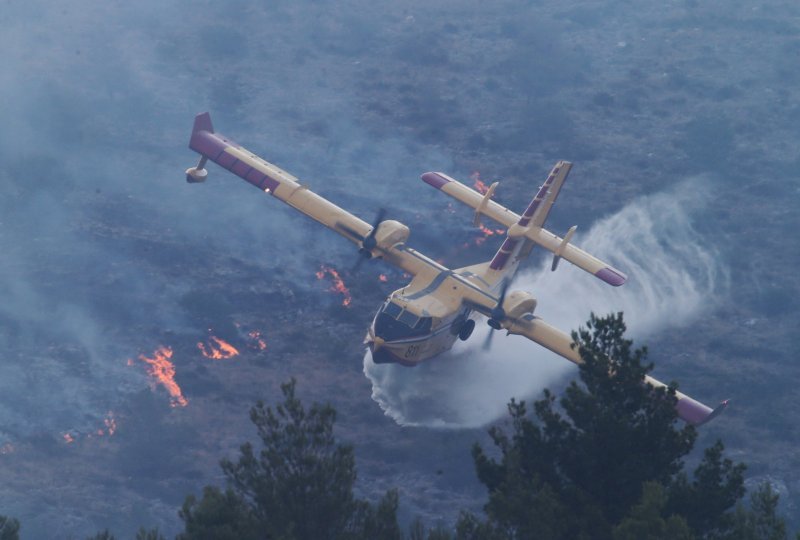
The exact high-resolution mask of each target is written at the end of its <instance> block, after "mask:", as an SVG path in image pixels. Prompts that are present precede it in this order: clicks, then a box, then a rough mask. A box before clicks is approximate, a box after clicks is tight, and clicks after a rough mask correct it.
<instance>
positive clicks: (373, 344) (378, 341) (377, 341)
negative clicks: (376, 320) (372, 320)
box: [369, 336, 386, 352]
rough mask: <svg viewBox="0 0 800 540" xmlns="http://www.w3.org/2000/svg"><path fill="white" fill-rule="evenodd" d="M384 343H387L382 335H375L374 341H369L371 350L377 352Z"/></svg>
mask: <svg viewBox="0 0 800 540" xmlns="http://www.w3.org/2000/svg"><path fill="white" fill-rule="evenodd" d="M384 343H386V341H385V340H384V339H383V338H382V337H380V336H374V337H373V338H372V341H370V342H369V350H371V351H372V352H377V351H379V350H380V348H381V347H383V344H384Z"/></svg>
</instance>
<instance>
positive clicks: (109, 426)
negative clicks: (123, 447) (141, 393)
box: [61, 411, 117, 444]
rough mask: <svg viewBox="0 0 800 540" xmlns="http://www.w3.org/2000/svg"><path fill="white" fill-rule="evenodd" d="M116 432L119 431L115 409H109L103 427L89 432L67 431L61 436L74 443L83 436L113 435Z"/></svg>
mask: <svg viewBox="0 0 800 540" xmlns="http://www.w3.org/2000/svg"><path fill="white" fill-rule="evenodd" d="M116 432H117V419H116V416H115V415H114V411H108V412H107V413H106V417H105V418H103V427H102V428H98V429H96V430H95V431H90V432H88V433H80V432H76V431H66V432H64V433H62V434H61V438H62V439H63V440H64V442H65V443H66V444H72V443H74V442H75V441H77V440H79V439H82V438H86V439H91V438H92V437H104V436H108V437H111V436H112V435H114V433H116Z"/></svg>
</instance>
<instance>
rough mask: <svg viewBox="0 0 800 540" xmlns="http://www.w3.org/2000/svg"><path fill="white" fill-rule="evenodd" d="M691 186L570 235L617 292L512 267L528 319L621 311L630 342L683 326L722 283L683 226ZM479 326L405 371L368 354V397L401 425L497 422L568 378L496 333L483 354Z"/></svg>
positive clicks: (553, 363) (715, 262) (566, 326)
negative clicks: (611, 278)
mask: <svg viewBox="0 0 800 540" xmlns="http://www.w3.org/2000/svg"><path fill="white" fill-rule="evenodd" d="M697 184H698V180H697V179H693V180H691V181H686V182H683V183H681V184H680V185H678V186H677V188H676V189H674V190H670V191H669V192H666V193H659V194H656V195H652V196H647V197H642V198H640V199H637V200H636V201H634V202H633V203H631V204H629V205H628V206H626V207H625V208H623V209H622V210H621V211H619V212H618V213H616V214H614V215H612V216H610V217H608V218H606V219H603V220H601V221H599V222H597V223H596V224H595V225H594V226H593V227H592V228H591V230H590V231H589V233H588V234H586V235H581V237H580V238H577V239H576V241H575V243H576V245H580V246H581V247H583V248H584V249H586V250H587V251H589V252H590V253H592V254H594V255H596V256H598V257H600V258H601V259H604V260H607V261H609V262H611V263H612V264H614V266H616V267H617V268H619V269H621V270H622V271H623V272H625V273H627V274H628V278H629V279H628V282H627V283H626V284H625V285H623V286H622V287H618V288H615V287H610V286H608V285H607V284H605V283H603V282H601V281H600V280H598V279H595V278H593V277H592V276H590V275H588V274H586V273H585V272H583V271H582V270H580V269H578V268H576V267H574V266H572V265H571V264H569V263H568V262H566V261H563V262H562V263H561V265H560V267H559V269H558V270H557V271H556V272H551V271H550V260H549V258H548V260H546V261H544V262H543V263H542V264H541V265H540V267H539V268H538V269H534V270H529V271H524V270H523V271H521V272H520V274H519V275H518V276H517V278H516V279H515V280H514V283H513V284H512V289H522V290H528V291H531V292H532V293H533V294H534V296H535V297H536V298H537V299H538V301H539V307H538V308H537V311H536V314H537V315H539V316H541V317H542V318H544V319H545V320H546V321H548V322H549V323H551V324H553V325H555V326H556V327H558V328H561V329H562V330H564V331H567V332H569V331H571V330H573V329H577V328H578V327H579V326H581V325H583V324H585V322H586V320H587V319H588V318H589V313H590V312H592V311H593V312H595V313H597V314H598V315H604V314H607V313H610V312H617V311H624V312H625V321H626V323H627V325H628V336H629V337H632V338H634V339H635V340H640V339H642V338H644V337H646V336H648V335H652V334H654V333H656V332H657V331H658V330H660V329H663V328H667V327H671V326H682V325H686V324H689V323H690V322H691V321H692V320H694V319H696V318H697V317H698V316H699V315H700V314H701V312H702V310H703V308H705V307H707V306H709V305H710V304H711V303H712V302H713V301H714V300H715V299H716V298H717V297H718V295H719V294H720V293H721V292H722V291H724V290H725V288H726V285H727V275H726V272H725V269H724V268H723V266H722V265H721V264H720V261H719V258H718V256H717V254H716V252H715V250H714V248H713V245H709V244H708V243H707V242H705V241H704V239H703V238H702V237H701V236H700V235H699V234H698V233H697V231H696V230H695V229H694V228H693V226H692V215H693V214H696V213H697V212H698V211H699V210H702V207H703V201H704V199H705V198H704V197H703V196H702V194H699V193H698V186H697ZM700 191H702V190H700ZM576 236H577V235H576ZM488 330H489V328H488V326H486V324H485V323H484V322H483V320H479V321H478V326H477V327H476V331H475V333H474V334H473V336H472V337H471V338H470V340H469V341H468V342H467V343H462V342H457V343H456V345H455V347H453V350H452V351H450V352H448V353H446V354H444V355H442V356H441V357H438V358H434V359H433V360H430V361H428V362H424V363H422V364H421V365H419V366H417V367H414V368H407V367H402V366H398V365H376V364H375V363H373V362H372V357H371V355H370V353H369V352H367V353H366V355H365V357H364V373H365V374H366V375H367V377H369V379H370V380H371V381H372V397H373V399H374V400H375V401H377V402H378V404H380V406H381V408H382V409H383V410H384V411H385V413H386V414H387V415H388V416H390V417H392V418H393V419H394V420H395V421H396V422H398V423H399V424H401V425H417V426H429V427H453V428H456V427H477V426H481V425H484V424H486V423H488V422H491V421H493V420H495V419H497V418H499V417H501V416H503V415H504V414H505V413H506V404H507V403H508V401H509V399H510V398H512V397H516V398H518V399H526V398H530V397H532V396H533V397H537V396H538V394H539V393H540V392H541V391H542V390H543V389H544V388H546V387H548V386H550V385H552V384H553V383H555V382H557V381H558V380H559V379H561V378H563V377H564V376H565V375H567V374H570V375H573V376H574V375H576V368H575V366H573V365H572V364H571V363H569V362H568V361H566V360H564V359H562V358H560V357H559V356H557V355H555V354H553V353H551V352H549V351H547V350H546V349H543V348H542V347H539V346H538V345H536V344H534V343H532V342H530V341H528V340H527V339H525V338H523V337H521V336H508V337H506V336H504V335H503V333H502V332H498V334H501V335H498V336H495V339H494V342H493V345H492V349H491V350H490V351H483V350H482V348H481V344H482V343H483V341H484V338H485V336H486V332H488Z"/></svg>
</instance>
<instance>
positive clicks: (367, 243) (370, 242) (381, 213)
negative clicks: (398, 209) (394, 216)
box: [361, 208, 386, 251]
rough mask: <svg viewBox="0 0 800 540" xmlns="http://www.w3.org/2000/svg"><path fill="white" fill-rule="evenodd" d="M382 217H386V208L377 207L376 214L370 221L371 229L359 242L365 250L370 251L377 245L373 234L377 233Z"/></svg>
mask: <svg viewBox="0 0 800 540" xmlns="http://www.w3.org/2000/svg"><path fill="white" fill-rule="evenodd" d="M384 217H386V209H385V208H379V209H378V215H377V216H375V220H374V221H373V222H372V230H371V231H369V234H368V235H367V236H365V237H364V241H363V242H361V246H362V248H363V249H366V250H367V251H372V249H374V248H375V246H376V245H377V242H376V241H375V234H377V232H378V227H379V226H380V224H381V222H382V221H383V218H384Z"/></svg>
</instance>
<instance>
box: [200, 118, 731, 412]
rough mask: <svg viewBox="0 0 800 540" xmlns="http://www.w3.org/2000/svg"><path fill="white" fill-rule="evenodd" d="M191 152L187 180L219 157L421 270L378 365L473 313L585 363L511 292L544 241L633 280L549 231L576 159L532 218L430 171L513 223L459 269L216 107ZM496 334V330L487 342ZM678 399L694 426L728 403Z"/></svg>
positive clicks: (385, 313)
mask: <svg viewBox="0 0 800 540" xmlns="http://www.w3.org/2000/svg"><path fill="white" fill-rule="evenodd" d="M189 148H190V149H192V150H194V151H195V152H197V153H198V154H200V156H201V157H200V162H199V163H198V164H197V166H196V167H191V168H189V169H187V171H186V181H187V182H190V183H198V182H203V181H204V180H205V179H206V177H207V176H208V171H206V169H205V168H204V167H205V164H206V162H207V161H208V160H211V161H213V162H215V163H217V164H218V165H220V166H222V167H224V168H225V169H228V170H229V171H231V172H232V173H234V174H236V175H237V176H239V177H241V178H242V179H244V180H245V181H247V182H249V183H251V184H253V185H254V186H256V187H257V188H258V189H260V190H262V191H264V192H266V193H268V194H271V195H272V196H273V197H276V198H277V199H279V200H281V201H283V202H285V203H286V204H288V205H289V206H291V207H293V208H295V209H297V210H299V211H300V212H302V213H303V214H305V215H307V216H309V217H310V218H312V219H314V220H316V221H318V222H320V223H321V224H323V225H325V226H326V227H328V228H330V229H332V230H333V231H335V232H337V233H339V234H340V235H342V236H344V237H345V238H347V239H348V240H350V241H351V242H353V243H354V244H356V245H357V246H358V248H359V251H360V254H361V256H362V257H363V258H364V259H370V258H379V259H383V260H384V261H386V262H388V263H390V264H393V265H395V266H397V267H399V268H401V269H402V270H403V271H405V272H407V273H408V274H410V275H411V276H413V278H412V280H411V282H410V283H409V284H408V285H406V286H405V287H403V288H401V289H399V290H397V291H395V292H393V293H392V294H391V295H390V296H389V297H388V298H387V299H386V301H385V302H384V303H383V305H382V306H381V308H380V309H379V310H378V313H377V314H376V315H375V318H374V320H373V322H372V324H371V325H370V328H369V331H368V333H367V336H366V338H365V342H366V344H367V345H368V346H369V348H370V350H371V351H372V358H373V360H374V361H375V362H376V363H399V364H402V365H406V366H413V365H416V364H419V363H420V362H422V361H424V360H428V359H430V358H432V357H434V356H436V355H438V354H440V353H442V352H444V351H447V350H449V349H450V348H451V347H452V346H453V344H454V343H455V340H456V339H461V340H466V339H468V338H469V337H470V335H471V334H472V331H473V329H474V328H475V320H474V319H473V318H472V317H473V314H474V313H478V314H482V315H484V316H486V317H488V324H489V326H491V327H492V329H493V330H500V329H505V330H506V331H507V332H508V334H516V335H520V336H524V337H526V338H528V339H529V340H531V341H534V342H536V343H538V344H539V345H541V346H543V347H545V348H547V349H549V350H551V351H553V352H554V353H556V354H558V355H560V356H563V357H564V358H566V359H567V360H570V361H572V362H574V363H576V364H580V363H581V358H580V354H579V353H578V350H577V347H573V346H572V345H573V340H572V338H571V337H570V335H569V334H566V333H564V332H562V331H560V330H558V329H557V328H555V327H553V326H551V325H549V324H548V323H546V322H545V321H544V320H542V319H541V318H540V317H537V316H535V315H534V314H533V312H534V310H535V309H536V299H535V298H534V297H533V296H532V295H531V294H530V293H528V292H524V291H513V292H509V293H508V294H506V293H507V289H508V285H509V283H510V281H511V278H512V277H513V275H514V273H515V272H516V270H517V268H518V266H519V264H520V262H521V261H522V260H524V259H525V258H527V257H528V255H530V253H531V250H532V249H533V247H534V245H538V246H541V247H543V248H544V249H546V250H548V251H550V252H552V253H553V255H554V256H553V264H552V269H553V270H555V269H556V267H557V266H558V263H559V261H560V260H561V259H566V260H567V261H569V262H571V263H572V264H574V265H576V266H578V267H579V268H581V269H583V270H585V271H586V272H589V273H590V274H593V275H595V276H596V277H598V278H600V279H601V280H603V281H605V282H606V283H608V284H610V285H612V286H615V287H618V286H620V285H622V284H623V283H625V281H626V279H627V277H626V276H625V274H623V273H622V272H620V271H619V270H617V269H616V268H614V267H612V266H611V265H609V264H607V263H605V262H603V261H601V260H599V259H597V258H596V257H593V256H592V255H590V254H588V253H586V252H585V251H583V250H581V249H579V248H577V247H576V246H574V245H573V244H571V243H570V240H571V239H572V236H573V234H574V233H575V229H576V227H572V228H571V229H569V231H567V233H566V234H565V235H564V237H563V238H560V237H558V236H556V235H555V234H553V233H551V232H549V231H547V230H545V229H544V228H543V225H544V222H545V220H546V219H547V215H548V214H549V213H550V210H551V209H552V207H553V204H554V203H555V201H556V197H558V193H559V191H560V190H561V186H562V185H563V184H564V180H566V178H567V175H568V174H569V171H570V168H571V167H572V164H571V163H569V162H567V161H559V162H558V163H556V165H555V167H553V169H552V171H550V174H549V175H548V176H547V179H546V180H545V182H544V184H542V186H541V187H540V188H539V191H538V192H537V193H536V196H535V197H534V198H533V200H532V201H531V203H530V204H529V205H528V207H527V208H526V209H525V211H524V212H523V214H522V215H517V214H515V213H514V212H512V211H511V210H509V209H507V208H505V207H503V206H501V205H500V204H498V203H496V202H495V201H493V200H492V195H493V194H494V191H495V189H496V188H497V185H498V184H497V182H495V183H494V184H492V186H491V187H489V189H488V191H487V192H486V193H485V194H483V195H482V194H480V193H478V192H477V191H474V190H472V189H470V188H468V187H467V186H465V185H463V184H461V183H459V182H457V181H456V180H454V179H452V178H450V177H449V176H447V175H446V174H443V173H440V172H427V173H425V174H423V175H422V180H423V181H424V182H425V183H427V184H429V185H430V186H433V187H434V188H436V189H438V190H440V191H443V192H444V193H446V194H447V195H449V196H451V197H453V198H455V199H457V200H458V201H461V202H462V203H464V204H466V205H467V206H469V207H471V208H473V209H474V210H475V218H474V222H475V225H476V226H477V225H479V224H480V220H481V217H482V216H486V217H488V218H490V219H493V220H494V221H496V222H498V223H500V224H502V225H503V226H504V227H506V228H507V229H508V233H507V236H506V238H505V241H504V242H503V244H502V246H500V249H499V250H498V251H497V253H496V254H495V255H494V257H492V259H491V260H490V261H487V262H484V263H480V264H475V265H472V266H467V267H465V268H458V269H455V270H451V269H449V268H446V267H445V266H443V265H441V264H439V263H438V262H436V261H434V260H432V259H430V258H428V257H426V256H425V255H423V254H422V253H420V252H418V251H416V250H414V249H412V248H411V247H409V246H408V245H406V240H408V237H409V232H410V231H409V228H408V227H407V226H405V225H403V224H402V223H400V222H398V221H395V220H391V219H389V220H385V219H383V218H384V212H383V211H380V212H379V214H378V216H377V218H376V219H375V221H374V223H373V224H372V225H370V224H369V223H367V222H365V221H363V220H361V219H359V218H358V217H356V216H354V215H353V214H351V213H349V212H347V211H346V210H343V209H341V208H339V207H338V206H336V205H335V204H333V203H331V202H330V201H328V200H326V199H324V198H322V197H320V196H319V195H317V194H316V193H314V192H313V191H311V190H309V189H308V188H307V187H306V186H305V185H303V184H301V183H300V182H299V180H298V179H297V178H295V177H294V176H292V175H291V174H289V173H287V172H286V171H284V170H282V169H280V168H278V167H276V166H275V165H273V164H271V163H268V162H267V161H265V160H263V159H262V158H260V157H258V156H256V155H255V154H253V153H252V152H250V151H248V150H246V149H245V148H243V147H242V146H240V145H238V144H237V143H235V142H234V141H232V140H231V139H229V138H227V137H225V136H224V135H221V134H219V133H216V132H215V131H214V128H213V126H212V124H211V117H210V115H209V114H208V113H207V112H206V113H202V114H199V115H197V116H196V117H195V120H194V127H193V129H192V136H191V140H190V142H189ZM362 260H363V259H362ZM492 335H493V331H492V332H490V334H489V336H488V338H487V343H486V344H487V345H488V343H489V340H491V337H492ZM646 381H647V382H648V383H650V384H651V385H653V386H656V387H663V386H665V385H664V384H663V383H661V382H659V381H657V380H655V379H653V378H652V377H649V376H647V377H646ZM676 396H677V398H678V404H677V410H678V415H679V416H680V417H681V418H682V419H684V420H685V421H686V422H688V423H690V424H694V425H700V424H703V423H705V422H708V421H709V420H711V419H712V418H714V417H715V416H717V415H718V414H719V413H720V412H722V410H723V409H724V408H725V406H726V405H727V402H723V403H722V404H720V405H719V406H718V407H717V408H716V409H713V410H712V409H711V408H710V407H707V406H706V405H703V404H702V403H699V402H698V401H695V400H694V399H692V398H690V397H688V396H686V395H684V394H682V393H680V392H676Z"/></svg>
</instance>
